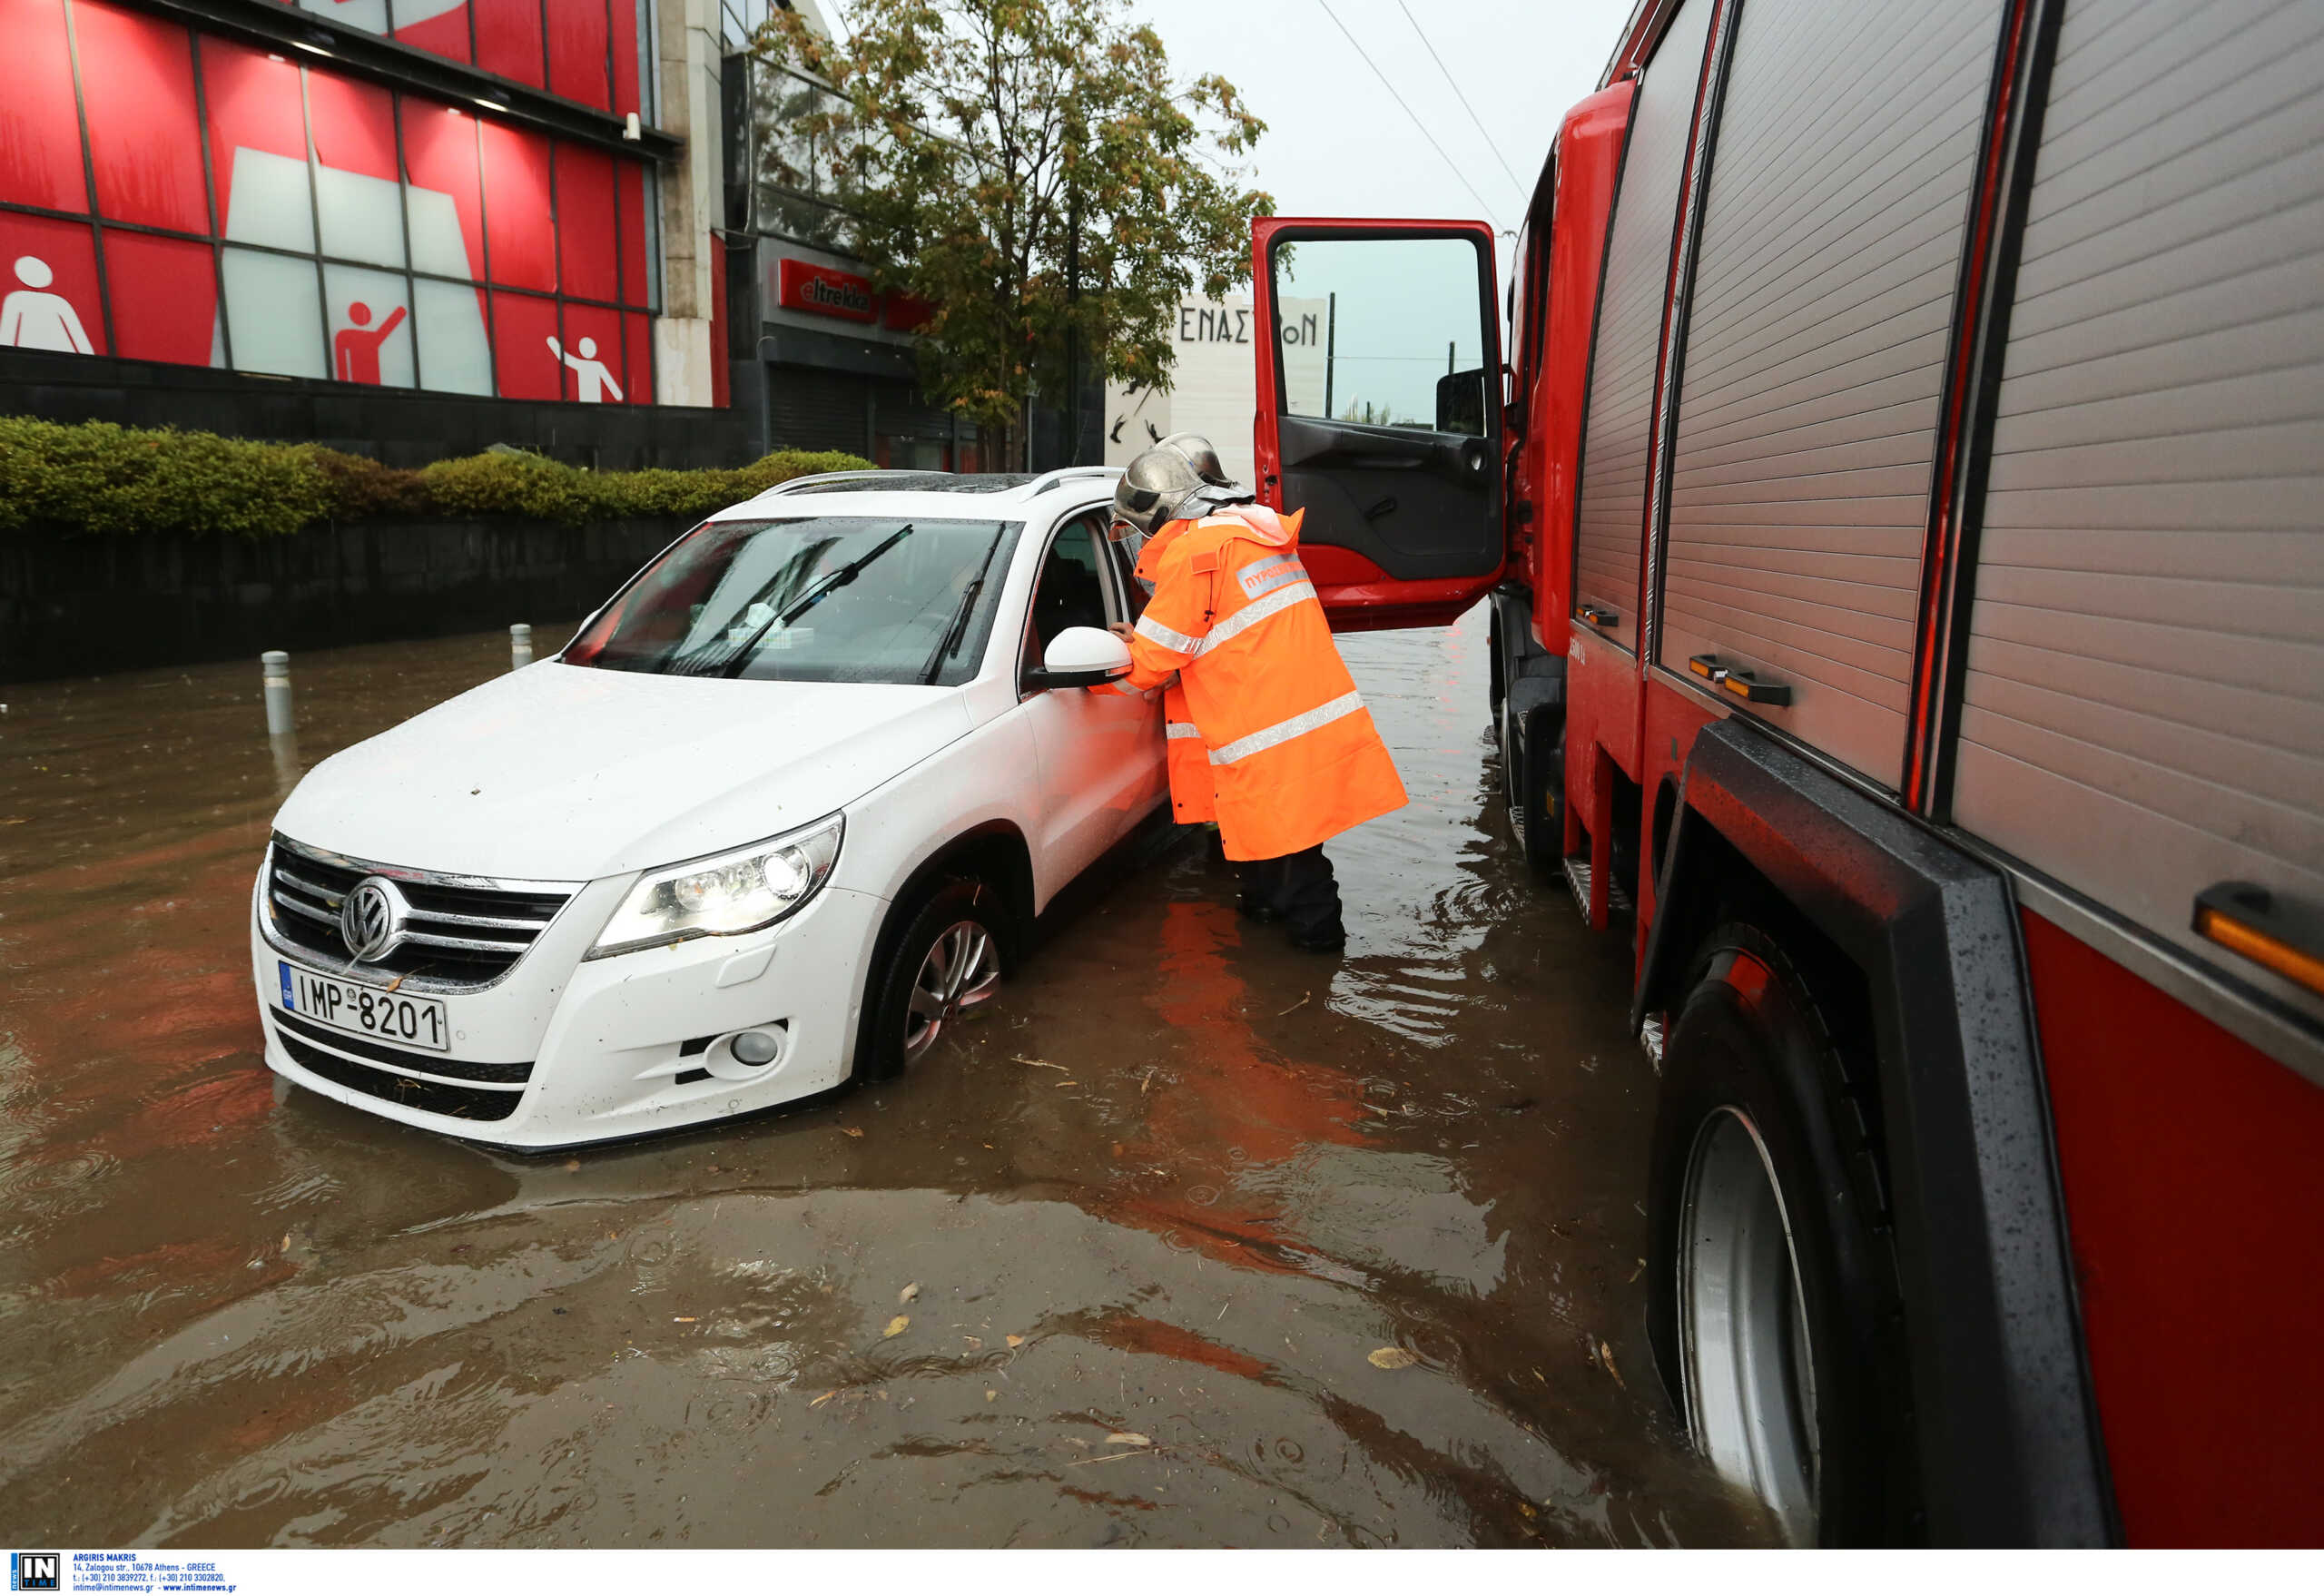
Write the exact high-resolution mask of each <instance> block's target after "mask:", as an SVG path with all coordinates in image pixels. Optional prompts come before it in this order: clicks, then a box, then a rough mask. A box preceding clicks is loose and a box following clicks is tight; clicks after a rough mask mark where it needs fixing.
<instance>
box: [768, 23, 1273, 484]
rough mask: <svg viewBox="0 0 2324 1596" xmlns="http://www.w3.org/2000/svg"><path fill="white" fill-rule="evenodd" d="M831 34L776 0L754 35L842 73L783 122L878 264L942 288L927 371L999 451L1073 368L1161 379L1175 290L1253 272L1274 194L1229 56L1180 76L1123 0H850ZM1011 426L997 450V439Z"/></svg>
mask: <svg viewBox="0 0 2324 1596" xmlns="http://www.w3.org/2000/svg"><path fill="white" fill-rule="evenodd" d="M848 12H849V15H850V18H851V20H852V24H853V27H852V32H851V33H850V34H849V36H848V37H846V38H844V39H837V40H834V39H827V38H824V37H822V36H821V35H820V34H816V33H814V32H813V31H812V30H811V29H809V28H808V27H807V26H806V25H804V24H803V21H802V20H801V19H800V17H799V16H798V15H797V14H796V13H793V12H789V11H777V12H775V13H774V14H773V17H772V19H771V20H770V21H769V22H768V24H767V25H765V26H764V27H763V29H762V30H761V31H760V34H759V36H758V38H757V40H756V49H757V51H758V53H759V54H761V56H762V57H763V58H764V59H767V60H769V61H771V62H773V63H774V64H778V65H781V66H785V67H788V68H790V69H791V70H793V71H795V72H799V73H803V74H807V75H809V76H811V77H812V78H814V79H817V80H819V81H820V82H822V84H827V85H829V87H830V89H831V90H832V93H831V94H823V95H817V96H814V97H813V98H812V99H811V100H806V101H803V102H797V110H796V112H795V114H794V118H793V126H792V127H790V128H789V129H787V130H786V142H787V143H789V145H790V147H791V148H793V149H794V150H808V151H812V152H813V157H812V158H813V159H815V160H816V161H818V162H820V163H822V164H823V165H824V166H825V167H826V170H825V171H822V172H816V173H814V174H812V175H813V177H814V179H815V180H816V181H815V184H814V186H815V187H816V189H818V190H819V191H820V192H824V193H827V194H828V195H830V197H831V198H832V200H833V201H835V202H837V203H838V205H839V206H840V207H841V208H842V210H843V211H844V212H847V213H848V214H849V216H850V218H851V219H852V224H853V225H852V232H853V238H852V246H853V249H854V251H855V252H856V253H858V254H860V255H861V256H862V258H863V260H864V261H866V262H867V263H868V264H869V266H870V267H871V270H872V277H873V280H874V281H875V282H876V283H877V285H878V286H879V287H880V288H881V290H882V291H887V292H891V293H902V294H908V295H910V296H911V297H912V298H913V299H915V300H920V301H921V303H922V304H924V305H926V306H927V307H928V309H929V316H928V320H927V321H926V323H925V324H924V325H923V326H922V327H921V329H920V330H921V388H922V389H923V390H924V391H925V392H926V393H927V394H928V395H929V396H930V397H931V399H935V400H937V401H938V402H940V403H941V404H945V405H948V406H950V407H952V408H953V409H956V410H958V411H959V412H960V413H961V414H963V415H964V416H966V417H967V418H969V419H970V420H972V421H973V422H975V423H976V424H977V426H978V428H979V429H980V434H981V435H982V436H983V437H984V438H985V439H986V440H987V447H986V451H985V452H986V455H987V458H1006V459H1009V460H1012V461H1018V462H1024V461H1026V460H1028V459H1029V450H1030V439H1029V414H1030V409H1031V405H1032V402H1033V399H1034V397H1035V396H1036V395H1038V394H1049V395H1057V394H1062V393H1064V392H1066V390H1067V385H1068V368H1069V367H1071V366H1073V365H1075V364H1077V363H1078V362H1087V363H1088V366H1090V367H1092V368H1094V369H1098V370H1100V371H1102V372H1103V373H1104V374H1105V375H1107V376H1108V377H1111V378H1114V379H1119V380H1125V381H1132V382H1139V383H1145V384H1148V385H1152V386H1155V387H1158V388H1165V389H1167V387H1168V386H1169V380H1170V343H1171V335H1172V328H1173V325H1174V323H1175V322H1176V320H1177V306H1178V301H1179V300H1180V299H1181V298H1182V297H1183V296H1184V295H1185V294H1186V293H1187V292H1188V291H1190V290H1192V289H1193V288H1194V287H1195V286H1196V285H1197V284H1199V285H1200V286H1201V289H1202V291H1203V292H1204V293H1206V294H1207V295H1209V296H1211V297H1212V298H1216V297H1218V296H1220V295H1222V294H1225V293H1226V291H1228V290H1229V289H1230V288H1232V287H1234V286H1235V285H1236V284H1237V283H1240V282H1244V281H1248V279H1249V277H1250V221H1251V218H1252V217H1253V216H1254V215H1269V214H1272V213H1273V212H1274V210H1275V202H1274V201H1273V199H1271V198H1270V197H1269V196H1268V195H1266V194H1265V193H1263V192H1259V191H1257V190H1256V189H1253V188H1250V187H1248V186H1246V179H1247V177H1248V175H1249V173H1248V172H1247V170H1246V168H1245V167H1244V166H1242V165H1241V164H1239V163H1240V162H1241V161H1242V160H1243V158H1245V157H1246V156H1247V154H1248V153H1249V152H1250V150H1251V148H1252V146H1253V144H1254V143H1256V141H1257V139H1258V137H1259V135H1260V134H1261V133H1263V132H1265V126H1266V124H1265V123H1263V122H1261V121H1260V120H1259V119H1258V118H1257V117H1256V116H1255V115H1253V114H1252V113H1250V111H1249V110H1248V109H1247V108H1246V106H1245V105H1244V103H1243V101H1242V97H1241V95H1240V94H1237V93H1236V89H1235V85H1234V84H1230V83H1228V82H1227V81H1226V79H1225V78H1223V77H1220V76H1218V75H1217V74H1202V75H1199V76H1195V77H1191V78H1187V79H1177V78H1174V77H1173V75H1172V70H1171V65H1170V62H1169V59H1168V56H1167V53H1166V52H1165V50H1164V49H1163V45H1162V41H1161V39H1160V38H1159V37H1158V36H1157V34H1155V32H1154V30H1153V29H1152V28H1150V27H1147V26H1145V25H1142V24H1137V23H1134V22H1133V21H1132V20H1131V19H1130V17H1129V16H1128V13H1127V11H1126V9H1125V7H1124V5H1123V4H1122V0H854V3H853V4H852V5H850V6H849V7H848ZM996 444H997V445H998V446H999V448H998V449H997V450H996V449H995V448H994V447H993V446H994V445H996Z"/></svg>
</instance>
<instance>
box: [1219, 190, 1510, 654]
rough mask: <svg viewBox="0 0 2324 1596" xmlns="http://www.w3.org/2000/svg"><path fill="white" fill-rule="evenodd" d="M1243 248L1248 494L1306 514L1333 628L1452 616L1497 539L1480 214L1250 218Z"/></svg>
mask: <svg viewBox="0 0 2324 1596" xmlns="http://www.w3.org/2000/svg"><path fill="white" fill-rule="evenodd" d="M1251 244H1252V267H1253V285H1252V286H1253V293H1254V299H1255V306H1256V313H1257V320H1258V325H1259V326H1260V328H1261V329H1262V330H1264V334H1265V335H1264V336H1262V337H1260V338H1259V339H1258V340H1256V344H1257V347H1256V357H1257V358H1256V367H1257V373H1256V375H1257V379H1258V409H1257V416H1256V426H1255V429H1254V438H1253V441H1254V444H1255V446H1256V448H1255V453H1256V458H1257V461H1258V473H1259V482H1258V489H1259V497H1260V498H1262V499H1263V500H1265V502H1266V503H1268V504H1270V505H1273V506H1274V507H1275V508H1277V509H1279V510H1282V511H1285V513H1288V512H1290V511H1292V510H1297V509H1304V510H1305V511H1306V519H1305V523H1304V525H1303V527H1302V530H1301V533H1300V544H1301V550H1300V552H1301V558H1302V561H1303V563H1304V564H1305V566H1306V567H1307V570H1308V573H1309V575H1310V576H1312V577H1313V578H1314V579H1315V588H1316V591H1317V593H1318V594H1319V595H1320V596H1321V597H1322V599H1323V602H1324V609H1325V611H1326V612H1327V613H1328V614H1329V615H1330V616H1331V621H1332V625H1333V626H1334V628H1335V629H1337V630H1340V631H1357V630H1365V629H1370V628H1374V627H1384V626H1443V625H1444V624H1446V623H1447V622H1450V621H1451V620H1452V619H1453V618H1454V617H1455V616H1459V615H1460V614H1461V613H1462V611H1463V610H1465V609H1467V608H1468V607H1469V606H1471V605H1472V604H1474V603H1475V602H1476V601H1477V600H1478V599H1479V598H1480V597H1482V596H1483V595H1484V594H1485V593H1486V592H1487V591H1489V590H1490V589H1491V588H1492V586H1493V584H1494V583H1495V582H1497V581H1499V580H1500V579H1501V575H1502V563H1503V550H1504V547H1505V538H1504V533H1503V528H1502V491H1503V486H1502V450H1503V442H1502V438H1503V427H1504V421H1503V417H1502V377H1501V374H1502V357H1501V328H1500V321H1499V318H1498V317H1497V315H1496V314H1495V310H1496V305H1495V300H1496V290H1495V284H1496V283H1497V281H1499V280H1498V278H1497V276H1496V274H1495V271H1494V265H1493V241H1492V227H1491V225H1490V224H1488V223H1486V222H1364V221H1344V220H1335V219H1319V218H1315V217H1261V218H1259V219H1258V220H1257V221H1256V222H1253V223H1252V227H1251Z"/></svg>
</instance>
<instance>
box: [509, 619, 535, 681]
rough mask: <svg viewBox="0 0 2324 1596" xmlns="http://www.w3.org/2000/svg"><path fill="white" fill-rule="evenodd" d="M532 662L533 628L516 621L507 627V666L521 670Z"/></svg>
mask: <svg viewBox="0 0 2324 1596" xmlns="http://www.w3.org/2000/svg"><path fill="white" fill-rule="evenodd" d="M532 663H533V629H532V628H531V627H530V626H527V625H525V623H524V622H522V621H518V622H517V624H516V625H515V626H511V627H509V628H508V668H509V669H510V670H512V671H521V670H523V669H524V668H525V667H526V666H527V665H530V664H532Z"/></svg>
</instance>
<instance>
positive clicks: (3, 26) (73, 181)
mask: <svg viewBox="0 0 2324 1596" xmlns="http://www.w3.org/2000/svg"><path fill="white" fill-rule="evenodd" d="M0 39H5V40H7V41H8V92H7V93H6V94H0V194H5V195H6V196H7V197H8V198H9V199H11V200H15V201H16V202H19V203H21V204H25V205H45V206H47V207H48V208H49V209H50V210H52V211H85V210H87V209H88V208H89V182H88V175H87V173H85V172H83V171H82V169H81V115H80V110H79V107H78V105H77V104H76V103H74V97H73V56H72V54H71V52H70V51H69V50H68V49H67V47H66V45H65V40H64V0H0Z"/></svg>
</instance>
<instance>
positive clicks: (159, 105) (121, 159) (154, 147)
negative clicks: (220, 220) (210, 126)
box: [73, 0, 210, 234]
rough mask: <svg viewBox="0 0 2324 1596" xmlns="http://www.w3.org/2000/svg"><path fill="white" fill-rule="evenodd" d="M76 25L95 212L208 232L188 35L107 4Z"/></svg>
mask: <svg viewBox="0 0 2324 1596" xmlns="http://www.w3.org/2000/svg"><path fill="white" fill-rule="evenodd" d="M73 26H74V34H75V36H77V37H78V38H79V40H80V42H81V94H82V99H83V103H84V107H85V109H86V111H87V113H88V120H89V164H90V166H91V168H92V170H93V171H94V173H95V175H96V180H97V208H98V209H99V210H100V211H101V212H103V213H104V214H105V215H106V216H109V217H112V218H113V220H115V221H118V222H143V223H145V224H146V225H147V226H150V227H172V228H176V229H178V230H179V231H180V232H199V233H204V234H206V233H208V232H209V231H210V194H209V190H208V187H207V185H206V184H205V183H204V182H202V123H201V121H200V119H199V118H198V117H196V115H195V114H194V108H193V46H192V42H191V40H190V39H189V38H188V37H187V34H186V31H185V29H183V28H182V27H179V26H177V25H173V24H171V23H166V22H163V21H162V20H161V19H159V18H158V17H152V16H146V15H141V14H139V13H136V12H130V11H121V10H117V9H116V8H114V7H113V6H111V5H104V4H103V3H102V0H81V4H79V5H75V6H74V8H73ZM75 208H76V209H77V208H78V207H75Z"/></svg>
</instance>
